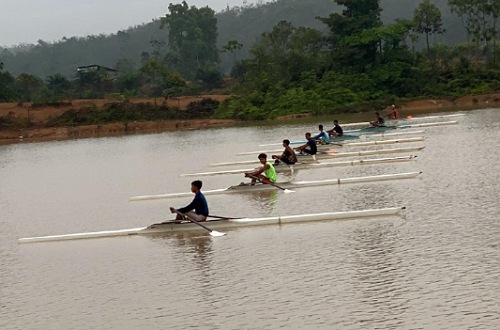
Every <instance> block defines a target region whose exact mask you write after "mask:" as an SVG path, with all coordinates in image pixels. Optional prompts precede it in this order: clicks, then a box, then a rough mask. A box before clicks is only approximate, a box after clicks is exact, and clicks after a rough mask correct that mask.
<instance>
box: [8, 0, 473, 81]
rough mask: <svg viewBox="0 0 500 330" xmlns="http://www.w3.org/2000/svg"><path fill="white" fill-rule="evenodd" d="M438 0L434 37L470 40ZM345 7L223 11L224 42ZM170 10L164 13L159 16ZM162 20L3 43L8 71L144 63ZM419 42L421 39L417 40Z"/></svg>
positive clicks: (320, 4) (250, 38) (395, 12)
mask: <svg viewBox="0 0 500 330" xmlns="http://www.w3.org/2000/svg"><path fill="white" fill-rule="evenodd" d="M421 2H422V1H421V0H407V1H400V0H382V1H381V6H382V8H383V11H382V13H381V18H382V20H383V21H384V23H389V22H392V21H394V20H396V19H398V18H410V17H412V15H413V11H414V9H415V8H416V7H417V6H418V4H419V3H421ZM434 3H435V4H436V5H437V6H438V7H439V8H440V9H441V11H442V13H443V25H444V28H446V30H447V32H446V33H445V34H444V35H442V36H436V37H432V40H433V41H436V42H444V43H449V44H456V43H458V42H460V41H463V40H464V32H463V31H464V29H463V26H462V25H461V22H460V20H459V19H458V17H456V16H455V15H453V14H451V12H450V11H449V9H448V5H447V0H437V1H434ZM340 8H341V7H339V6H338V5H337V4H336V3H335V2H334V1H331V0H307V1H304V0H278V1H275V2H271V3H267V4H264V5H259V6H253V5H252V6H248V7H233V8H231V9H229V10H225V11H222V12H219V13H217V15H216V17H217V21H218V35H219V37H218V47H219V49H221V48H222V46H223V45H225V44H227V42H228V41H229V40H237V41H238V42H240V43H241V44H243V47H242V49H241V50H240V51H238V52H237V53H236V54H235V57H236V59H237V60H241V59H243V58H246V57H247V56H248V50H249V49H250V47H251V46H252V45H253V44H254V43H255V42H256V41H257V40H258V39H259V38H260V35H261V34H262V33H263V32H266V31H269V30H271V28H272V27H273V26H275V25H276V24H277V23H278V22H280V21H282V20H287V21H290V22H291V23H292V24H293V25H294V26H305V27H313V28H315V29H318V30H321V31H324V30H325V26H324V24H322V23H321V22H319V21H318V20H317V19H316V18H317V17H326V16H328V15H329V14H330V13H332V12H339V11H340ZM165 14H166V13H158V18H160V17H162V16H164V15H165ZM159 27H160V23H159V20H157V21H154V22H151V23H147V24H143V25H139V26H134V27H130V28H128V29H126V30H122V31H117V33H116V34H111V35H104V34H101V35H98V36H87V37H78V38H77V37H72V38H69V39H64V40H61V41H59V42H56V43H54V44H51V43H45V42H40V43H38V44H37V45H22V46H19V47H16V48H13V49H3V50H2V49H0V61H2V62H4V64H5V67H4V69H5V70H6V71H9V72H10V73H12V74H13V75H15V76H17V75H19V74H20V73H28V74H32V75H35V76H38V77H40V78H42V79H45V78H46V77H48V76H50V75H54V74H56V73H60V74H62V75H64V76H66V77H68V78H71V77H73V76H74V75H75V70H76V68H77V67H78V66H84V65H91V64H99V65H103V66H107V67H114V66H115V65H116V63H117V62H118V61H119V60H121V59H129V60H131V61H132V62H134V63H136V64H137V65H140V63H141V60H142V58H143V57H144V56H146V55H148V54H153V53H154V52H157V51H160V52H162V51H165V48H164V47H166V46H165V44H166V41H167V38H168V31H166V30H162V29H160V28H159ZM417 46H418V44H417ZM234 59H235V58H234V57H233V56H232V55H230V54H225V53H221V68H222V71H223V72H228V71H229V70H230V68H231V67H232V65H233V64H234Z"/></svg>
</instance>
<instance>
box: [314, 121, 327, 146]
mask: <svg viewBox="0 0 500 330" xmlns="http://www.w3.org/2000/svg"><path fill="white" fill-rule="evenodd" d="M318 128H319V133H318V134H316V135H315V136H313V137H312V139H313V140H316V141H320V142H323V143H330V136H329V135H328V133H327V132H326V131H325V130H324V129H323V125H319V126H318Z"/></svg>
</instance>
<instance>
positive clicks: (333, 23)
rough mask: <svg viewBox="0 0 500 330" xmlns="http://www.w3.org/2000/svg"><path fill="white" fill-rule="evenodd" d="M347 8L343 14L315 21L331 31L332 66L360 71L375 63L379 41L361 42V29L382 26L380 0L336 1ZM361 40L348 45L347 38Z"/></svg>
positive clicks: (368, 40) (367, 40) (366, 40)
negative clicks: (318, 21) (355, 68)
mask: <svg viewBox="0 0 500 330" xmlns="http://www.w3.org/2000/svg"><path fill="white" fill-rule="evenodd" d="M335 2H336V3H337V4H339V5H344V6H345V7H346V8H345V9H344V10H343V11H342V14H338V13H333V14H330V15H329V16H328V17H319V18H318V19H319V20H320V21H321V22H323V23H324V24H326V25H327V26H328V28H329V29H330V35H329V41H330V44H331V49H332V66H337V67H339V68H343V67H345V68H347V69H351V68H354V67H357V68H358V70H359V71H363V70H364V68H365V67H366V65H367V64H370V63H373V62H375V61H376V57H377V50H378V45H379V43H380V40H373V39H363V38H360V35H361V34H362V33H363V31H364V30H367V29H374V28H377V27H380V26H382V21H381V20H380V11H381V9H380V5H379V2H380V0H335ZM357 37H359V38H358V40H364V41H363V42H360V43H357V44H350V43H349V39H351V40H352V38H357Z"/></svg>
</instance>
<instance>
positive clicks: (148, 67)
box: [139, 60, 168, 107]
mask: <svg viewBox="0 0 500 330" xmlns="http://www.w3.org/2000/svg"><path fill="white" fill-rule="evenodd" d="M139 71H140V72H141V73H142V74H144V75H145V76H146V78H147V79H148V80H149V82H150V83H151V84H152V85H153V91H152V93H153V96H154V98H155V107H156V99H157V98H158V97H159V96H160V95H161V94H162V89H163V87H162V84H161V82H162V80H163V79H164V77H166V76H167V74H168V70H167V68H166V67H165V66H164V65H163V64H161V63H160V62H158V61H156V60H151V61H149V62H148V63H146V64H145V65H143V66H142V67H141V68H140V69H139Z"/></svg>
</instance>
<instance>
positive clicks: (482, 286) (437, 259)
mask: <svg viewBox="0 0 500 330" xmlns="http://www.w3.org/2000/svg"><path fill="white" fill-rule="evenodd" d="M456 120H458V121H459V123H458V125H453V126H441V127H429V128H427V129H425V132H424V133H423V135H424V136H425V137H426V140H425V142H421V143H420V144H422V145H425V149H424V150H423V151H421V152H418V153H414V154H415V155H417V156H418V157H417V158H416V159H415V160H412V161H410V162H405V163H391V164H388V165H369V166H351V167H335V168H329V169H316V170H307V171H306V170H303V171H299V172H298V173H295V174H294V176H293V178H294V179H296V180H320V179H327V178H330V179H333V178H344V177H352V176H363V175H375V174H389V173H402V172H409V171H422V172H423V173H422V174H421V175H420V176H419V177H418V178H416V179H407V180H398V181H386V182H373V183H365V184H363V183H359V184H351V185H344V186H326V187H315V188H303V189H297V191H296V193H294V194H284V193H283V192H281V191H275V192H266V193H247V194H237V195H221V196H211V197H208V200H209V204H210V209H211V213H213V214H219V215H225V216H249V217H256V216H266V215H279V214H302V213H311V212H326V211H347V210H358V209H366V208H381V207H390V206H406V207H407V210H406V211H405V212H404V214H403V215H402V216H397V217H388V218H385V217H379V218H371V219H358V220H349V221H325V222H316V223H307V224H288V225H283V226H257V227H247V228H238V229H232V230H227V233H228V234H227V235H226V236H224V237H211V236H209V235H208V234H207V232H206V231H204V230H200V231H199V232H193V233H189V234H175V235H172V234H165V235H154V236H131V237H116V238H100V239H91V240H76V241H65V242H52V243H32V244H21V245H18V243H17V239H18V238H20V237H29V236H41V235H51V234H65V233H76V232H86V231H99V230H111V229H125V228H133V227H141V226H145V225H148V224H150V223H154V222H159V221H163V220H166V219H171V218H172V214H170V213H169V212H168V207H169V206H175V207H180V206H184V205H186V204H187V203H188V202H189V201H190V200H191V198H178V199H173V200H155V201H143V202H129V201H128V198H129V197H130V196H135V195H143V194H156V193H167V192H186V191H187V192H188V191H189V187H190V182H191V180H193V178H180V177H179V174H182V173H193V172H200V171H201V172H203V171H208V170H211V169H214V168H210V167H209V166H208V164H210V163H215V162H221V161H227V160H236V159H241V160H247V159H251V158H252V156H249V157H250V158H248V157H246V158H245V157H243V156H239V157H238V156H236V155H235V154H236V153H237V152H242V151H252V150H258V145H259V144H262V143H266V142H280V141H281V140H282V139H283V138H289V139H291V140H295V139H300V138H301V137H302V134H303V132H304V131H305V130H313V131H314V129H313V128H314V127H315V125H316V124H317V122H314V123H311V122H309V123H306V122H295V123H291V124H286V125H284V124H278V125H277V126H272V127H271V126H265V127H234V128H224V129H208V130H198V131H184V132H169V133H161V134H151V135H137V136H123V137H111V138H99V139H83V140H69V141H58V142H41V143H20V144H13V145H3V146H0V211H1V213H0V231H1V232H0V329H2V330H5V329H8V330H10V329H23V330H26V329H125V330H128V329H187V328H196V329H283V328H284V329H499V328H500V308H499V306H500V206H499V197H500V162H499V159H500V151H499V148H498V141H500V109H486V110H476V111H470V112H466V115H465V116H463V117H457V118H456ZM429 121H432V120H429ZM412 145H418V143H416V144H412ZM401 146H402V145H396V146H386V147H384V148H390V147H401ZM378 148H380V147H378ZM356 150H360V149H356ZM346 151H347V150H346ZM381 157H391V156H390V155H389V156H387V155H384V156H381ZM239 167H241V166H239ZM239 167H238V166H236V168H239ZM201 179H202V180H203V182H204V189H207V190H208V189H216V188H224V187H227V186H229V185H232V184H238V183H239V182H240V181H244V178H243V177H242V176H241V175H228V176H215V177H203V178H201ZM281 179H284V178H281ZM288 179H291V178H288Z"/></svg>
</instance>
